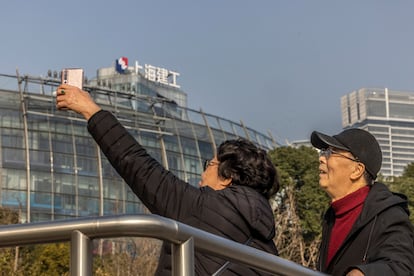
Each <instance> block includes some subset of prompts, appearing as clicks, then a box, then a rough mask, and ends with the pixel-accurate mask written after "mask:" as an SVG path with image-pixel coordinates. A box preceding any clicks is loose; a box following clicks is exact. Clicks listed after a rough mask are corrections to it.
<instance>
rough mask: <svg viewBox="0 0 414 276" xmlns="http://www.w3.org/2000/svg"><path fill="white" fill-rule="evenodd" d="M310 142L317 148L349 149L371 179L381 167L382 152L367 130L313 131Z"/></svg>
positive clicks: (375, 176)
mask: <svg viewBox="0 0 414 276" xmlns="http://www.w3.org/2000/svg"><path fill="white" fill-rule="evenodd" d="M311 143H312V145H313V146H314V147H315V148H317V149H327V148H328V147H334V148H337V149H341V150H345V151H349V152H350V153H352V155H353V156H354V157H355V158H356V159H357V160H358V161H360V162H361V163H362V164H364V165H365V170H366V171H367V172H368V173H369V174H370V175H371V176H372V177H373V179H375V178H377V174H378V172H379V170H380V169H381V163H382V152H381V148H380V146H379V144H378V141H377V139H375V137H374V136H373V135H372V134H371V133H369V132H368V131H366V130H363V129H359V128H351V129H347V130H344V131H342V132H341V133H339V134H337V135H333V136H329V135H326V134H323V133H320V132H317V131H314V132H312V134H311Z"/></svg>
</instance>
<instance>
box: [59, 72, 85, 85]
mask: <svg viewBox="0 0 414 276" xmlns="http://www.w3.org/2000/svg"><path fill="white" fill-rule="evenodd" d="M62 83H66V84H70V85H73V86H76V87H79V88H80V89H82V87H83V69H81V68H65V69H63V70H62Z"/></svg>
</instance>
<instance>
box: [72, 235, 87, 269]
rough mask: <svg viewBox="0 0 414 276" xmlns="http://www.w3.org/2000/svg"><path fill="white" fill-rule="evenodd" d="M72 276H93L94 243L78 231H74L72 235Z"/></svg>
mask: <svg viewBox="0 0 414 276" xmlns="http://www.w3.org/2000/svg"><path fill="white" fill-rule="evenodd" d="M70 275H71V276H91V275H92V241H91V240H90V239H89V237H88V236H86V235H85V234H83V233H82V232H80V231H78V230H75V231H73V232H72V235H71V243H70Z"/></svg>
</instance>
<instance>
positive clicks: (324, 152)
mask: <svg viewBox="0 0 414 276" xmlns="http://www.w3.org/2000/svg"><path fill="white" fill-rule="evenodd" d="M332 154H336V155H338V156H341V157H343V158H346V159H348V160H351V161H354V162H359V160H358V158H352V157H349V156H346V155H344V154H342V153H340V152H337V151H336V150H334V149H332V148H327V149H321V150H320V151H319V156H325V158H326V159H329V157H331V155H332Z"/></svg>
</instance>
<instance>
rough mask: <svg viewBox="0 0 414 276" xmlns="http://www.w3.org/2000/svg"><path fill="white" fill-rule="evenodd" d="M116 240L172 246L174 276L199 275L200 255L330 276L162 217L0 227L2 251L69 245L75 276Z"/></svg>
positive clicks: (83, 272) (89, 268) (262, 267)
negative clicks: (95, 244)
mask: <svg viewBox="0 0 414 276" xmlns="http://www.w3.org/2000/svg"><path fill="white" fill-rule="evenodd" d="M115 237H149V238H157V239H160V240H164V241H169V242H171V244H172V264H173V265H172V267H173V271H172V273H173V275H194V250H195V249H196V250H200V251H202V252H205V253H208V254H211V255H214V256H218V257H221V258H223V259H226V260H229V261H231V262H234V263H238V264H243V265H247V266H249V267H253V268H256V269H258V270H261V271H264V272H268V273H271V274H276V275H295V276H296V275H315V276H317V275H325V274H322V273H320V272H317V271H313V270H311V269H309V268H306V267H304V266H301V265H299V264H297V263H294V262H291V261H288V260H285V259H282V258H280V257H277V256H274V255H272V254H269V253H266V252H263V251H261V250H258V249H255V248H253V247H250V246H246V245H243V244H240V243H237V242H234V241H231V240H228V239H226V238H222V237H219V236H216V235H213V234H210V233H208V232H205V231H202V230H199V229H197V228H194V227H191V226H188V225H186V224H183V223H180V222H177V221H175V220H171V219H167V218H164V217H161V216H157V215H118V216H104V217H102V216H100V217H85V218H77V219H70V220H61V221H51V222H38V223H29V224H13V225H4V226H1V227H0V247H11V246H20V245H28V244H40V243H51V242H65V241H70V242H71V250H70V275H71V276H75V275H76V276H85V275H92V240H93V239H96V238H115ZM235 252H237V254H236V253H235Z"/></svg>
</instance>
